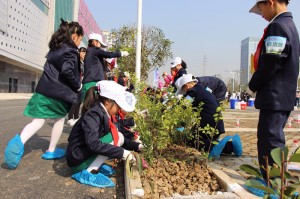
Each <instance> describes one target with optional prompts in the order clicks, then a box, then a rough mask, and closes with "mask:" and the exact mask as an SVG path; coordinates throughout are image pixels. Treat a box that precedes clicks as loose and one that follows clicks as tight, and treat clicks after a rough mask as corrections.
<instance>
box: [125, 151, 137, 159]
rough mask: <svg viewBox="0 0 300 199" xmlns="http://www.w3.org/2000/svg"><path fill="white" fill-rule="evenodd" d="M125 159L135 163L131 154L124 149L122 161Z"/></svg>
mask: <svg viewBox="0 0 300 199" xmlns="http://www.w3.org/2000/svg"><path fill="white" fill-rule="evenodd" d="M127 159H129V161H136V159H135V157H134V156H133V154H132V153H131V152H130V151H128V150H126V149H124V153H123V160H127Z"/></svg>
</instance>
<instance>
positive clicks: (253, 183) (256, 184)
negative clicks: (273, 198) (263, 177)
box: [245, 179, 276, 194]
mask: <svg viewBox="0 0 300 199" xmlns="http://www.w3.org/2000/svg"><path fill="white" fill-rule="evenodd" d="M245 185H246V186H249V187H254V188H257V189H260V190H263V191H265V192H267V193H270V194H276V193H275V191H274V190H273V189H272V188H270V187H266V186H264V185H263V184H262V183H260V182H259V181H257V180H254V179H250V180H247V181H246V183H245Z"/></svg>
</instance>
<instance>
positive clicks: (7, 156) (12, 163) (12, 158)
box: [4, 134, 24, 169]
mask: <svg viewBox="0 0 300 199" xmlns="http://www.w3.org/2000/svg"><path fill="white" fill-rule="evenodd" d="M23 153H24V144H23V143H22V141H21V138H20V135H19V134H16V135H15V137H13V138H12V139H11V140H10V141H9V142H8V143H7V146H6V149H5V152H4V162H5V164H6V165H7V166H8V168H9V169H15V168H16V167H17V166H18V165H19V162H20V161H21V158H22V156H23Z"/></svg>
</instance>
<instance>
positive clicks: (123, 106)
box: [66, 80, 142, 187]
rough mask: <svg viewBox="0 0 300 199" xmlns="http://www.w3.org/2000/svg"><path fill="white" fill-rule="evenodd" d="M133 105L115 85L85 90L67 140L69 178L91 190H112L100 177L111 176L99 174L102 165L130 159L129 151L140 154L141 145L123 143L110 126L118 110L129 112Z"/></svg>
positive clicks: (104, 83) (103, 84)
mask: <svg viewBox="0 0 300 199" xmlns="http://www.w3.org/2000/svg"><path fill="white" fill-rule="evenodd" d="M135 102H136V99H135V97H134V96H133V94H131V93H129V92H126V91H125V88H124V87H123V86H121V85H119V84H118V83H116V82H115V81H107V80H102V81H100V82H98V83H97V85H96V86H94V87H91V88H90V89H89V91H88V92H87V95H86V100H85V102H84V104H83V107H82V116H81V118H80V119H79V120H78V121H77V123H76V124H75V126H74V127H73V129H72V131H71V134H70V136H69V139H68V141H69V144H68V147H67V155H66V157H67V163H68V165H69V167H71V169H72V171H73V173H75V174H73V175H72V178H74V179H75V180H77V181H78V182H80V183H82V184H86V185H90V186H95V187H111V186H114V183H113V182H112V181H111V180H110V179H109V178H108V177H106V176H105V175H103V174H106V175H110V174H112V171H111V169H108V172H103V171H101V170H103V167H105V165H102V164H103V163H104V162H105V161H106V160H107V159H108V158H117V159H121V158H123V159H126V158H127V157H128V158H130V159H133V156H132V154H131V152H130V151H129V150H134V151H140V150H141V149H142V145H141V144H139V143H136V142H134V141H132V140H128V139H126V138H125V139H124V136H123V135H122V134H121V133H119V132H118V130H117V128H116V126H115V125H114V124H113V121H112V116H114V115H116V114H117V113H118V112H119V111H120V110H122V111H125V112H132V111H133V110H134V108H135V107H134V106H135ZM120 146H122V147H120ZM123 147H124V148H125V149H124V148H123ZM101 165H102V166H101ZM100 167H101V168H100ZM105 168H106V167H105ZM105 168H104V170H105ZM106 171H107V168H106Z"/></svg>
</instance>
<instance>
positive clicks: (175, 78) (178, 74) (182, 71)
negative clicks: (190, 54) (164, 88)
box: [172, 68, 187, 92]
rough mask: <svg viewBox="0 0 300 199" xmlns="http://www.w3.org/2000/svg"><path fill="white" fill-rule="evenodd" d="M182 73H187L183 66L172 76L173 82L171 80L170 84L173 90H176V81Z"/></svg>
mask: <svg viewBox="0 0 300 199" xmlns="http://www.w3.org/2000/svg"><path fill="white" fill-rule="evenodd" d="M183 74H187V72H186V70H185V69H184V68H181V69H180V70H179V71H178V72H177V73H176V75H175V76H174V78H173V82H172V86H173V88H174V92H176V90H177V88H176V85H175V83H176V81H177V80H178V79H179V78H180V77H181V76H182V75H183Z"/></svg>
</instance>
